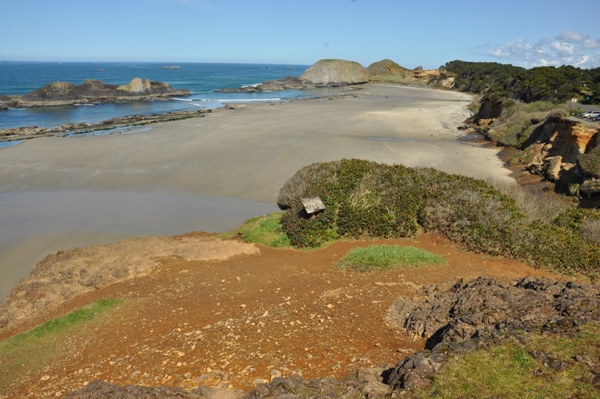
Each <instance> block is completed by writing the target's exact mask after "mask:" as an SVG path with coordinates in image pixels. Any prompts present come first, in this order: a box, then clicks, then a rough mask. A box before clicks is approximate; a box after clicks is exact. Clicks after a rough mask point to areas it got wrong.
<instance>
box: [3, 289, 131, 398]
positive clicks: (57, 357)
mask: <svg viewBox="0 0 600 399" xmlns="http://www.w3.org/2000/svg"><path fill="white" fill-rule="evenodd" d="M122 302H123V301H122V300H117V299H101V300H99V301H98V302H95V303H93V304H90V305H88V306H84V307H82V308H79V309H76V310H74V311H73V312H71V313H69V314H68V315H66V316H63V317H58V318H56V319H53V320H50V321H48V322H46V323H44V324H42V325H39V326H37V327H35V328H33V329H32V330H30V331H27V332H24V333H20V334H17V335H15V336H13V337H11V338H9V339H7V340H5V341H3V342H0V396H2V394H3V388H5V387H8V386H9V385H10V384H11V383H13V382H17V381H21V382H22V381H25V380H26V379H27V378H28V372H29V371H30V370H35V369H39V368H40V367H42V366H43V365H44V364H50V363H55V364H56V363H60V362H62V361H64V358H65V356H68V354H69V345H68V343H67V342H68V341H69V340H70V339H71V338H73V337H74V336H76V335H79V336H84V335H85V334H86V331H88V329H89V328H90V326H89V325H88V323H92V324H91V325H92V326H94V325H96V324H94V323H97V322H98V321H99V320H101V316H102V315H103V314H105V313H106V312H107V311H108V310H110V309H111V308H114V307H115V306H117V305H119V304H121V303H122ZM96 326H97V325H96Z"/></svg>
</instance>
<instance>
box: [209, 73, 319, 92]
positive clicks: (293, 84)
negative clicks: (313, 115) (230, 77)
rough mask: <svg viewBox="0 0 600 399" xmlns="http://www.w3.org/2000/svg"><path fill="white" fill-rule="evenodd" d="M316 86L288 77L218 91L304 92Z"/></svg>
mask: <svg viewBox="0 0 600 399" xmlns="http://www.w3.org/2000/svg"><path fill="white" fill-rule="evenodd" d="M314 88H315V85H313V84H311V83H306V82H303V81H302V80H300V78H298V77H295V76H287V77H285V78H282V79H279V80H267V81H266V82H264V83H261V84H258V85H251V86H242V87H236V88H225V89H220V90H217V91H218V92H219V93H257V92H264V91H283V90H304V89H314Z"/></svg>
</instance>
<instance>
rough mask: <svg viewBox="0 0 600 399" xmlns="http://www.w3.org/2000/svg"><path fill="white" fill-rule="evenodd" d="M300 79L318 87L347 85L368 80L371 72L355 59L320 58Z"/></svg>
mask: <svg viewBox="0 0 600 399" xmlns="http://www.w3.org/2000/svg"><path fill="white" fill-rule="evenodd" d="M300 80H302V81H303V82H309V83H312V84H314V85H315V86H317V87H332V86H346V85H351V84H359V83H366V82H368V81H369V73H368V72H367V70H366V69H365V68H364V67H363V66H362V65H360V64H359V63H358V62H355V61H347V60H320V61H317V62H316V63H315V64H314V65H313V66H311V67H310V68H308V69H307V70H306V71H304V73H303V74H302V76H300Z"/></svg>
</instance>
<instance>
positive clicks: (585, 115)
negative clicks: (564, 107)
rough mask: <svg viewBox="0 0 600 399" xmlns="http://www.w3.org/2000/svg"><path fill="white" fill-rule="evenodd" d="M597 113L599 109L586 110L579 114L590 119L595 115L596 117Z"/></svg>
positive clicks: (599, 113)
mask: <svg viewBox="0 0 600 399" xmlns="http://www.w3.org/2000/svg"><path fill="white" fill-rule="evenodd" d="M599 115H600V111H586V112H584V113H583V114H581V115H580V116H581V118H582V119H588V120H590V119H592V118H595V117H597V116H599Z"/></svg>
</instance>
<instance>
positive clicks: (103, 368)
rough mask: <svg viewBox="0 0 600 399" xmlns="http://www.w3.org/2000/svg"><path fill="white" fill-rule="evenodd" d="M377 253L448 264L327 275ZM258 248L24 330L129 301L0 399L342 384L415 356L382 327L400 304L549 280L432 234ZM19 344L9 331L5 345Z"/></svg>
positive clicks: (73, 335) (166, 271)
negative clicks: (358, 254)
mask: <svg viewBox="0 0 600 399" xmlns="http://www.w3.org/2000/svg"><path fill="white" fill-rule="evenodd" d="M190 235H192V236H193V235H196V236H198V235H203V236H204V235H207V234H205V233H190V234H189V235H187V236H190ZM381 243H387V244H400V245H412V246H415V247H418V248H422V249H425V250H427V251H430V252H433V253H436V254H439V255H443V256H444V257H445V258H446V259H447V260H448V264H447V265H445V266H436V267H425V268H420V269H415V270H399V271H394V272H388V273H362V274H359V273H349V272H345V271H338V270H336V269H334V268H333V265H334V264H336V262H337V261H338V260H339V259H340V258H341V257H342V256H343V255H345V254H346V253H347V251H348V250H350V249H351V248H354V247H358V246H368V245H373V244H381ZM259 248H260V254H259V255H240V256H236V257H234V258H231V259H229V260H226V261H218V262H217V261H191V262H188V261H185V260H182V259H181V258H178V257H168V258H161V259H160V260H159V261H160V266H159V267H158V268H156V269H155V271H154V272H152V273H151V274H150V275H148V276H146V277H141V278H137V279H132V280H127V281H125V282H121V283H117V284H114V285H112V286H109V287H106V288H103V289H99V290H97V291H94V292H91V293H87V294H84V295H82V296H79V297H77V298H75V299H74V300H71V301H69V302H66V303H65V304H63V305H61V306H60V307H59V308H58V309H56V310H55V311H54V312H53V313H52V314H49V315H45V316H44V317H43V318H39V317H38V318H37V319H35V320H31V321H30V323H29V325H27V326H24V325H21V326H20V327H19V328H20V330H24V329H27V328H31V327H32V326H34V325H36V324H39V323H41V322H44V321H46V320H48V319H49V318H51V317H56V316H59V315H63V314H66V313H67V312H69V311H71V310H73V309H75V308H78V307H81V306H83V305H85V304H89V303H93V302H95V301H97V300H99V299H101V298H120V299H124V300H125V301H124V302H123V303H122V304H121V305H119V306H118V307H116V308H113V309H112V310H110V311H109V312H107V314H105V315H104V316H101V317H100V318H99V319H98V320H95V321H92V322H89V323H87V324H84V325H82V326H80V327H77V328H76V329H75V331H73V332H70V333H69V334H68V335H67V336H66V337H65V338H64V339H61V340H59V341H60V342H55V345H56V346H57V348H58V351H56V352H53V354H52V355H51V356H49V358H48V360H45V361H43V362H35V363H32V364H34V366H31V364H29V365H28V364H23V365H22V366H20V365H15V366H14V367H12V368H11V369H10V370H11V372H10V373H9V374H10V375H5V376H4V378H2V377H0V398H6V397H11V398H12V397H44V396H48V397H61V396H62V395H63V394H64V393H66V392H67V391H71V390H74V389H76V388H81V387H83V386H85V384H87V383H89V382H92V381H94V380H97V379H103V380H106V381H112V382H114V383H117V384H121V385H124V384H139V385H148V386H153V385H167V386H181V387H184V388H186V389H191V388H193V387H195V386H198V385H209V386H220V387H230V388H237V389H243V390H249V389H251V388H253V386H254V382H255V380H257V379H269V378H270V377H271V372H272V371H273V370H277V371H279V372H281V373H282V374H283V375H291V374H294V373H301V375H302V376H303V377H305V378H319V377H324V376H330V375H333V376H336V377H341V376H344V375H346V374H347V373H348V372H349V371H351V370H352V369H356V368H359V367H369V366H381V365H393V364H395V363H396V362H397V361H398V360H399V359H401V358H402V357H404V356H407V355H409V354H411V353H413V352H414V351H418V350H420V349H422V347H423V344H424V342H423V341H422V340H413V339H411V338H409V337H407V336H406V335H404V334H403V333H402V332H400V331H399V330H397V329H395V328H394V327H393V326H391V325H389V324H387V323H386V320H385V315H386V310H387V308H388V307H389V306H390V305H392V303H393V302H394V301H395V300H396V299H397V298H399V297H403V296H412V295H418V294H419V288H420V287H421V286H424V285H429V284H436V283H441V282H446V281H453V280H456V279H459V278H466V279H472V278H476V277H478V276H488V277H495V278H498V279H501V280H504V281H510V280H513V279H515V278H518V277H523V276H528V275H535V276H540V275H549V273H548V272H546V271H544V270H539V269H534V268H532V267H529V266H527V265H524V264H522V263H519V262H514V261H509V260H506V259H502V258H492V257H488V256H483V255H477V254H474V253H470V252H465V251H463V250H461V249H459V248H457V247H456V246H454V245H452V244H450V243H448V242H446V241H445V240H444V239H443V238H441V237H439V236H436V235H431V234H421V235H419V236H418V237H417V238H416V239H405V240H385V241H369V242H365V241H354V242H339V243H335V244H332V245H330V246H328V247H326V248H324V249H320V250H316V251H300V250H293V249H271V248H266V247H262V246H259ZM554 277H556V276H554ZM14 333H15V330H12V331H5V332H3V333H2V335H0V340H4V339H5V338H7V337H8V336H10V335H12V334H14ZM0 366H1V364H0Z"/></svg>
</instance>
